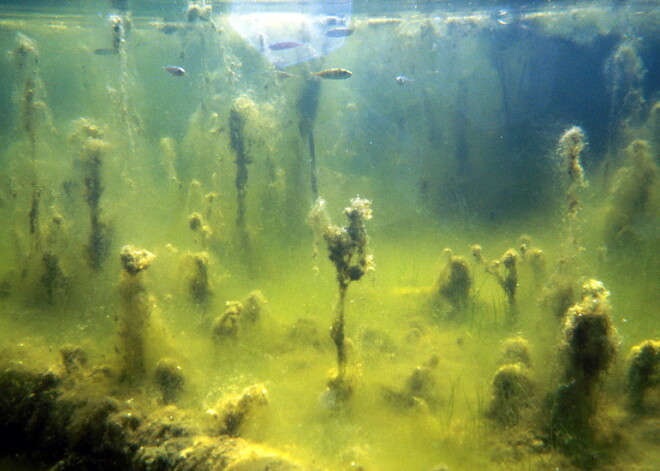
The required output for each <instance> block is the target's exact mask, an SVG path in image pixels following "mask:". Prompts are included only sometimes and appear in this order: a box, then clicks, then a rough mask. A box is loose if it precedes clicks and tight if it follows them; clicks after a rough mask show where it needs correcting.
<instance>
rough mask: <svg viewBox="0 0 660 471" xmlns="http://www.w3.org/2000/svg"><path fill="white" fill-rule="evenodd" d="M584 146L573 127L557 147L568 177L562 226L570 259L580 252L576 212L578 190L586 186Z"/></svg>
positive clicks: (578, 132) (561, 163) (578, 199)
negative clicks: (583, 157)
mask: <svg viewBox="0 0 660 471" xmlns="http://www.w3.org/2000/svg"><path fill="white" fill-rule="evenodd" d="M586 145H587V141H586V137H585V135H584V131H583V130H582V128H580V127H579V126H573V127H572V128H570V129H568V130H566V131H565V132H564V133H563V134H562V135H561V137H560V138H559V142H558V145H557V154H558V155H559V158H560V159H561V162H560V165H561V169H562V174H567V175H568V185H567V186H566V192H565V198H566V220H565V222H564V224H565V231H566V240H567V241H568V243H569V247H567V251H568V252H569V254H567V256H569V257H570V258H572V257H574V256H575V255H576V254H577V253H578V252H579V251H580V245H579V232H580V224H579V219H578V212H579V210H580V207H581V204H580V190H581V189H582V188H585V187H586V186H587V185H588V183H587V180H586V178H585V176H584V170H583V168H582V152H583V151H584V148H585V147H586Z"/></svg>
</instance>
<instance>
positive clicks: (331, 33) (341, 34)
mask: <svg viewBox="0 0 660 471" xmlns="http://www.w3.org/2000/svg"><path fill="white" fill-rule="evenodd" d="M353 31H354V29H353V28H333V29H329V30H328V31H326V32H325V35H326V36H327V37H329V38H345V37H346V36H350V35H351V34H353Z"/></svg>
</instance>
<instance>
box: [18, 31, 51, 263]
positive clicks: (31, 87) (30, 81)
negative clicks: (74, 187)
mask: <svg viewBox="0 0 660 471" xmlns="http://www.w3.org/2000/svg"><path fill="white" fill-rule="evenodd" d="M16 42H17V45H16V48H15V49H14V50H13V51H12V52H11V57H12V59H13V60H14V63H15V65H16V68H17V69H18V73H19V77H20V78H19V80H21V81H22V86H21V88H19V89H18V90H17V92H16V94H17V96H18V97H20V98H19V103H18V109H19V110H20V111H19V116H18V122H19V129H20V130H21V131H22V133H23V134H24V136H25V138H26V140H27V158H26V161H27V163H26V165H27V169H26V170H27V173H28V176H27V184H28V186H29V190H30V192H31V197H30V198H31V200H30V209H29V211H28V217H27V219H28V232H29V235H30V241H31V245H32V247H31V252H32V253H38V252H40V250H41V230H40V224H39V215H40V200H41V188H40V186H39V182H38V181H37V167H36V161H37V159H38V157H39V155H38V154H39V150H38V144H39V138H38V135H39V134H40V132H42V131H43V130H44V129H48V128H49V129H50V130H51V131H52V132H54V126H53V122H52V116H51V112H50V109H49V108H48V105H47V104H46V102H45V95H46V92H45V86H44V84H43V81H42V80H41V72H40V69H39V50H38V48H37V43H36V42H35V41H34V40H32V39H30V38H29V37H27V36H25V35H24V34H22V33H18V34H17V35H16ZM42 134H43V133H42Z"/></svg>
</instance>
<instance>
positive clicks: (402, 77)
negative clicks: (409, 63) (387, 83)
mask: <svg viewBox="0 0 660 471" xmlns="http://www.w3.org/2000/svg"><path fill="white" fill-rule="evenodd" d="M394 80H396V83H398V84H399V85H405V84H407V83H412V82H414V81H415V79H411V78H410V77H406V76H405V75H397V76H396V78H395V79H394Z"/></svg>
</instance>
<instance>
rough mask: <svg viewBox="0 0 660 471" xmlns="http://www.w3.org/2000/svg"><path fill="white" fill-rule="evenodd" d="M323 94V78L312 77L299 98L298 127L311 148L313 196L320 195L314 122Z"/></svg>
mask: <svg viewBox="0 0 660 471" xmlns="http://www.w3.org/2000/svg"><path fill="white" fill-rule="evenodd" d="M320 95H321V80H317V79H315V78H310V79H309V80H307V81H306V82H305V86H304V87H303V89H302V92H301V93H300V97H299V98H298V128H299V130H300V136H301V137H302V139H303V141H305V140H306V141H307V145H308V149H309V182H310V187H311V190H312V198H313V200H314V201H316V200H317V199H318V197H319V187H318V170H317V168H316V147H315V144H314V122H315V121H316V114H317V111H318V108H319V97H320Z"/></svg>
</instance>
